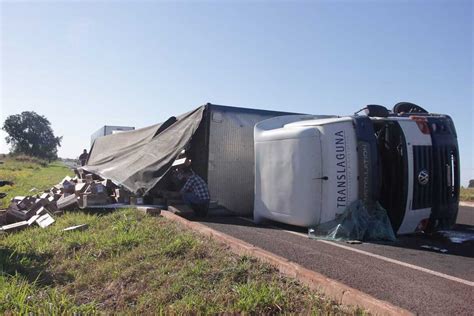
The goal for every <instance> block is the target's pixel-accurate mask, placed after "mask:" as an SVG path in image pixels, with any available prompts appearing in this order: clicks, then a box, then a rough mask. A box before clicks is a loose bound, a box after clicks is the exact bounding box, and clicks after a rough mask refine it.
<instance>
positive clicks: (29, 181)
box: [0, 156, 72, 209]
mask: <svg viewBox="0 0 474 316" xmlns="http://www.w3.org/2000/svg"><path fill="white" fill-rule="evenodd" d="M0 161H3V162H4V163H3V164H0V178H1V180H9V181H13V182H14V183H15V185H14V186H4V187H2V188H0V192H5V193H7V194H8V196H7V197H6V198H4V199H2V200H0V209H1V208H6V207H7V206H8V204H9V201H10V199H11V198H12V197H14V196H18V195H33V194H36V193H38V192H40V191H43V190H46V189H49V188H51V187H52V186H53V185H55V184H57V183H58V182H59V181H61V179H63V178H64V177H65V176H66V175H71V174H72V172H71V170H70V169H68V168H67V167H66V166H64V164H62V163H61V162H59V161H58V162H53V163H50V164H48V163H47V162H46V161H44V160H40V159H38V158H33V157H28V156H18V157H15V158H13V157H11V156H3V158H0Z"/></svg>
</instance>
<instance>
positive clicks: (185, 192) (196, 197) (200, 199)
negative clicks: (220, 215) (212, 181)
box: [181, 174, 210, 217]
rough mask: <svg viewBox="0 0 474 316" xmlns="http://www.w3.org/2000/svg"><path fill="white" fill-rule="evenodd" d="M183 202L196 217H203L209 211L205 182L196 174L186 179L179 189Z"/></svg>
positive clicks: (208, 196) (208, 198)
mask: <svg viewBox="0 0 474 316" xmlns="http://www.w3.org/2000/svg"><path fill="white" fill-rule="evenodd" d="M181 194H182V196H183V201H184V202H185V203H186V204H188V205H189V206H191V208H192V209H193V211H194V212H195V213H196V215H197V216H200V217H205V216H206V215H207V212H208V210H209V201H210V195H209V189H208V188H207V184H206V182H205V181H204V180H203V179H202V178H201V177H200V176H198V175H197V174H193V175H192V176H190V177H189V178H188V180H187V181H186V183H185V184H184V186H183V188H182V189H181Z"/></svg>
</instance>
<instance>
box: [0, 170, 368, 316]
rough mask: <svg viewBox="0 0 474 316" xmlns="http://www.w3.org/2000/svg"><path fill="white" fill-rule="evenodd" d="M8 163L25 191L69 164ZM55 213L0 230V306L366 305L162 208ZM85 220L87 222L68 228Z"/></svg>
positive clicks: (236, 308) (295, 308)
mask: <svg viewBox="0 0 474 316" xmlns="http://www.w3.org/2000/svg"><path fill="white" fill-rule="evenodd" d="M2 168H3V169H2V175H3V174H4V173H3V170H7V171H8V172H9V173H8V179H9V180H14V181H17V183H18V182H20V183H19V185H18V186H17V187H15V188H14V189H15V190H17V191H16V192H17V193H18V194H25V193H28V188H29V187H33V186H36V187H38V188H40V187H41V188H44V187H47V186H49V185H51V184H54V183H56V182H58V181H59V180H60V179H62V177H63V176H64V175H65V174H66V173H67V170H65V169H64V167H62V166H60V165H59V164H56V163H53V164H51V165H48V166H47V167H46V168H44V167H41V166H38V165H36V166H34V165H31V164H30V162H18V161H16V162H15V161H9V162H8V163H5V164H4V165H3V166H2ZM27 175H28V176H27ZM28 177H29V178H28ZM27 178H28V180H27ZM20 180H21V181H20ZM56 220H57V221H56V223H54V224H53V225H52V226H50V227H48V228H46V229H41V228H39V227H31V228H28V229H26V230H23V231H19V232H16V233H11V234H3V235H0V313H2V314H26V313H33V314H39V315H43V314H72V313H79V314H95V313H126V314H142V313H144V314H158V313H172V314H175V313H178V314H183V313H184V314H196V313H198V314H208V313H235V312H245V313H252V314H257V313H258V314H260V313H264V314H273V313H280V312H281V313H305V314H306V313H313V314H320V313H324V314H355V313H359V312H360V311H358V310H357V311H354V310H349V309H347V308H343V307H341V306H338V305H336V304H334V303H333V302H331V301H329V300H327V299H324V298H322V297H321V296H319V295H318V294H317V293H315V292H313V291H311V290H309V289H308V288H306V287H304V286H302V285H301V284H299V283H298V282H296V281H294V280H291V279H289V278H285V277H283V276H282V275H280V274H279V273H278V271H276V270H275V269H274V268H273V267H271V266H270V265H267V264H264V263H261V262H259V261H257V260H255V259H253V258H250V257H245V256H243V257H241V256H237V255H234V254H232V253H231V252H229V251H228V250H227V249H225V247H224V246H222V245H219V244H217V243H216V242H214V241H213V240H211V239H209V238H207V237H203V236H201V235H196V234H194V233H192V232H189V231H186V230H185V229H184V227H182V226H180V225H178V224H176V223H174V222H171V221H169V220H167V219H165V218H162V217H149V216H146V215H144V214H142V213H139V212H137V211H136V210H133V209H125V210H120V211H116V212H113V213H103V214H85V213H83V212H70V213H67V214H65V215H63V216H61V217H58V218H56ZM79 224H88V225H89V228H88V229H87V230H85V231H82V232H81V231H69V232H64V231H62V229H63V228H65V227H68V226H72V225H79Z"/></svg>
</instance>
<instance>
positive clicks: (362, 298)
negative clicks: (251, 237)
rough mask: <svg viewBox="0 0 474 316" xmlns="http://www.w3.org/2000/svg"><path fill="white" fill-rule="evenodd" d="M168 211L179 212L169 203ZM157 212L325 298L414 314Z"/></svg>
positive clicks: (377, 310) (370, 309)
mask: <svg viewBox="0 0 474 316" xmlns="http://www.w3.org/2000/svg"><path fill="white" fill-rule="evenodd" d="M169 209H170V210H175V211H179V210H178V209H176V208H174V207H172V206H170V207H169ZM161 215H162V216H163V217H165V218H167V219H169V220H173V221H175V222H178V223H180V224H182V225H184V226H186V227H188V228H190V229H192V230H193V231H195V232H197V233H200V234H202V235H205V236H208V237H211V238H213V239H215V240H216V241H217V242H219V243H221V244H224V245H226V246H228V247H229V249H230V250H231V251H232V252H233V253H235V254H237V255H250V256H253V257H256V258H257V259H259V260H261V261H263V262H266V263H269V264H271V265H272V266H274V267H275V268H277V269H278V271H279V272H280V273H282V274H284V275H286V276H289V277H292V278H295V279H297V280H298V281H300V282H301V283H302V284H304V285H306V286H308V287H309V288H311V289H312V290H316V291H318V292H321V293H323V294H324V295H325V296H326V297H328V298H329V299H332V300H334V301H335V302H337V303H339V304H342V305H351V306H356V307H360V308H362V309H364V310H367V311H368V312H370V313H372V314H375V315H414V314H413V313H412V312H410V311H408V310H406V309H403V308H401V307H398V306H395V305H393V304H391V303H389V302H387V301H383V300H380V299H377V298H375V297H373V296H371V295H369V294H367V293H364V292H362V291H359V290H357V289H354V288H351V287H349V286H347V285H345V284H343V283H341V282H339V281H336V280H333V279H330V278H328V277H326V276H324V275H322V274H320V273H317V272H315V271H312V270H309V269H306V268H304V267H303V266H301V265H299V264H297V263H295V262H292V261H290V260H288V259H286V258H283V257H280V256H278V255H275V254H273V253H271V252H269V251H266V250H263V249H262V248H259V247H256V246H254V245H252V244H249V243H247V242H245V241H242V240H240V239H238V238H235V237H232V236H229V235H227V234H225V233H222V232H219V231H217V230H214V229H212V228H210V227H208V226H205V225H203V224H201V223H198V222H192V221H189V220H187V219H185V218H184V217H181V216H179V215H176V214H174V213H173V212H171V211H163V212H161Z"/></svg>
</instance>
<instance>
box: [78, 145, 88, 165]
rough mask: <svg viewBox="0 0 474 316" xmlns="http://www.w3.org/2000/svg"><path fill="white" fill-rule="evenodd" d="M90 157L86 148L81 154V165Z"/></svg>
mask: <svg viewBox="0 0 474 316" xmlns="http://www.w3.org/2000/svg"><path fill="white" fill-rule="evenodd" d="M88 158H89V154H88V153H87V150H86V149H84V151H83V152H82V154H81V155H80V156H79V161H80V162H81V166H84V165H85V164H86V162H87V159H88Z"/></svg>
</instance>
